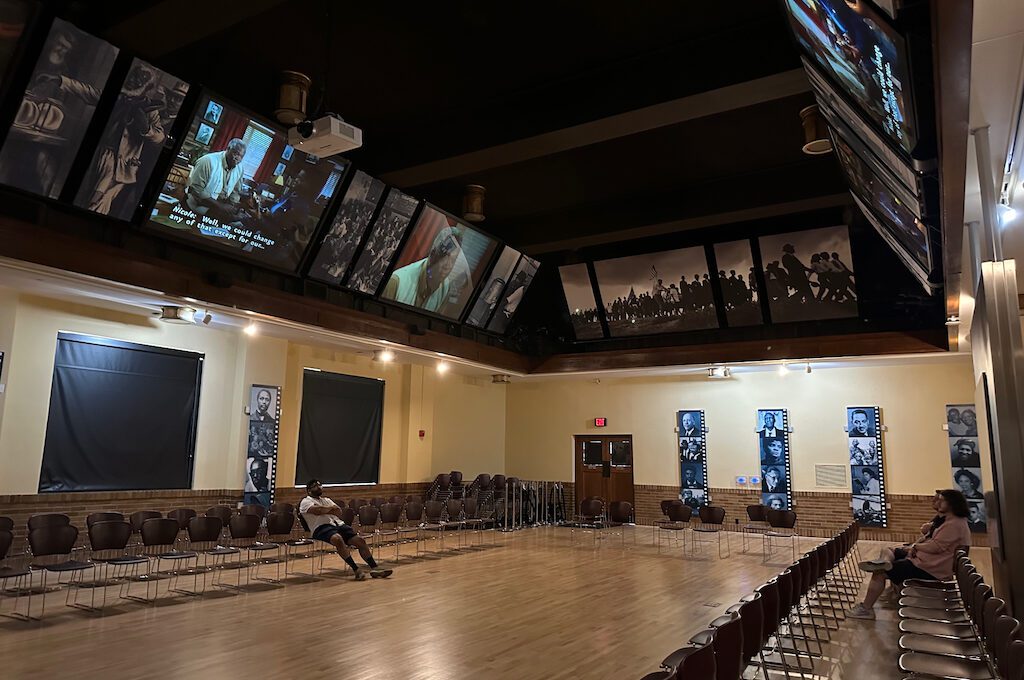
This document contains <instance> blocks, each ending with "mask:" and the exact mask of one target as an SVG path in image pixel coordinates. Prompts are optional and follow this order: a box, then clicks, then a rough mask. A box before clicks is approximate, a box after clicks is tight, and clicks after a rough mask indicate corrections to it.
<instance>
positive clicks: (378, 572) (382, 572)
mask: <svg viewBox="0 0 1024 680" xmlns="http://www.w3.org/2000/svg"><path fill="white" fill-rule="evenodd" d="M393 573H395V570H394V569H374V570H372V571H371V572H370V576H372V577H373V578H387V577H388V576H391V575H392V574H393Z"/></svg>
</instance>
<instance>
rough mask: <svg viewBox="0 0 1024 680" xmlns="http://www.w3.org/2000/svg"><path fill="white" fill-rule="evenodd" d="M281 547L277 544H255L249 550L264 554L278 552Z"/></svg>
mask: <svg viewBox="0 0 1024 680" xmlns="http://www.w3.org/2000/svg"><path fill="white" fill-rule="evenodd" d="M280 547H281V546H279V545H278V544H277V543H253V544H252V545H250V546H249V550H256V551H257V552H263V551H264V550H278V549H280Z"/></svg>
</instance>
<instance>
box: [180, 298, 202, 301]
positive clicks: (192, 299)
mask: <svg viewBox="0 0 1024 680" xmlns="http://www.w3.org/2000/svg"><path fill="white" fill-rule="evenodd" d="M182 300H184V301H185V302H199V300H197V299H195V298H190V297H187V298H182Z"/></svg>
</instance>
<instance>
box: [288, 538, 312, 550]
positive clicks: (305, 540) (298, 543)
mask: <svg viewBox="0 0 1024 680" xmlns="http://www.w3.org/2000/svg"><path fill="white" fill-rule="evenodd" d="M313 543H314V542H313V540H312V539H309V538H297V539H295V540H292V541H285V542H284V544H285V545H287V546H289V547H291V548H298V547H300V546H304V545H313Z"/></svg>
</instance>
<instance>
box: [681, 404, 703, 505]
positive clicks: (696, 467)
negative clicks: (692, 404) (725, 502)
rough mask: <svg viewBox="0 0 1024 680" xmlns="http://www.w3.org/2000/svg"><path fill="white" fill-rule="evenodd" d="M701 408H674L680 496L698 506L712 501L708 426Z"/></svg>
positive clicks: (690, 503)
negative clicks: (709, 475) (677, 439)
mask: <svg viewBox="0 0 1024 680" xmlns="http://www.w3.org/2000/svg"><path fill="white" fill-rule="evenodd" d="M706 425H707V424H706V422H705V420H704V411H702V410H698V409H689V410H686V411H677V412H676V433H677V435H678V437H679V500H681V501H682V502H683V503H684V504H686V505H688V506H689V507H691V508H693V509H694V510H695V511H696V510H699V509H700V507H701V506H702V505H707V504H708V503H710V502H711V491H710V489H709V488H708V456H707V453H708V450H707V437H706V434H707V426H706Z"/></svg>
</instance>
